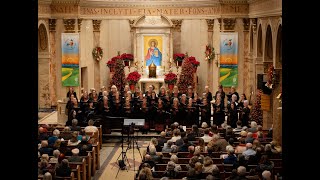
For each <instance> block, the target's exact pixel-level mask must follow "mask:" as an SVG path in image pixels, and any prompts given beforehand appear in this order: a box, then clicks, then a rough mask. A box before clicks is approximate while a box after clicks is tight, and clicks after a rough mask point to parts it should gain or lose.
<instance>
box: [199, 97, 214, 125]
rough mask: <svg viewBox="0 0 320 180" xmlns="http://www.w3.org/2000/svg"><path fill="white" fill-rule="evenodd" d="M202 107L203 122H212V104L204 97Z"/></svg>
mask: <svg viewBox="0 0 320 180" xmlns="http://www.w3.org/2000/svg"><path fill="white" fill-rule="evenodd" d="M200 109H201V123H203V122H206V123H207V124H211V122H210V121H211V106H210V104H209V103H208V100H207V99H206V98H203V99H202V104H201V106H200Z"/></svg>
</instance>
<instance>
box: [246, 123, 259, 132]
mask: <svg viewBox="0 0 320 180" xmlns="http://www.w3.org/2000/svg"><path fill="white" fill-rule="evenodd" d="M257 126H258V125H257V123H256V122H255V121H251V123H250V128H248V132H252V133H256V132H257V131H258V128H257Z"/></svg>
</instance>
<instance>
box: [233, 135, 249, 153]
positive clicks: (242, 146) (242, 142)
mask: <svg viewBox="0 0 320 180" xmlns="http://www.w3.org/2000/svg"><path fill="white" fill-rule="evenodd" d="M245 150H247V148H246V141H245V139H244V138H242V139H240V143H239V144H238V146H236V149H235V152H236V153H243V152H244V151H245Z"/></svg>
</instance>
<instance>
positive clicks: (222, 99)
mask: <svg viewBox="0 0 320 180" xmlns="http://www.w3.org/2000/svg"><path fill="white" fill-rule="evenodd" d="M218 93H219V94H220V97H221V102H222V103H223V104H224V98H225V97H226V93H225V92H224V91H223V86H222V85H219V86H218V91H217V92H216V95H215V100H217V94H218Z"/></svg>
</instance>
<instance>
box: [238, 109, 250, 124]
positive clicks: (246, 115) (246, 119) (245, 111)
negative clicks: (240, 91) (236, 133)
mask: <svg viewBox="0 0 320 180" xmlns="http://www.w3.org/2000/svg"><path fill="white" fill-rule="evenodd" d="M249 115H250V109H249V108H248V107H244V108H243V109H242V113H241V117H240V120H241V122H242V126H247V127H248V125H249Z"/></svg>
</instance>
